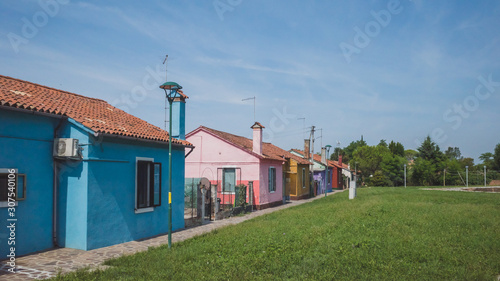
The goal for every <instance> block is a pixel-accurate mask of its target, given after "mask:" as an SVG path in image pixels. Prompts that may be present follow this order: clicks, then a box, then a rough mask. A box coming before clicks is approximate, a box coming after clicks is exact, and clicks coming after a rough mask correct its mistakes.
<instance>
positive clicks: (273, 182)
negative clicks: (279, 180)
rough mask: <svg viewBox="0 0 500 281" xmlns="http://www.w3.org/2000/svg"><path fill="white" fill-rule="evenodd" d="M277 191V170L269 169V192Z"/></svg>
mask: <svg viewBox="0 0 500 281" xmlns="http://www.w3.org/2000/svg"><path fill="white" fill-rule="evenodd" d="M275 191H276V168H274V167H270V168H269V192H275Z"/></svg>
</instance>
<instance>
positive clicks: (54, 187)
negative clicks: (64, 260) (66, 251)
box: [52, 118, 64, 247]
mask: <svg viewBox="0 0 500 281" xmlns="http://www.w3.org/2000/svg"><path fill="white" fill-rule="evenodd" d="M63 121H64V118H61V120H60V121H59V124H57V126H56V128H55V129H54V140H55V139H56V138H57V135H58V134H57V131H58V130H59V128H61V125H62V123H63ZM52 161H53V183H52V192H53V198H52V243H53V244H54V247H57V246H59V245H58V244H57V180H58V173H57V162H56V161H57V160H56V159H55V158H52Z"/></svg>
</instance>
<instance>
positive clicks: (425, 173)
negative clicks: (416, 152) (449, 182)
mask: <svg viewBox="0 0 500 281" xmlns="http://www.w3.org/2000/svg"><path fill="white" fill-rule="evenodd" d="M435 174H436V167H435V165H434V164H432V162H431V161H430V160H425V159H424V158H422V157H418V158H417V159H416V160H415V162H414V163H413V166H412V174H411V181H412V183H413V184H415V185H423V186H429V185H433V184H434V183H435V182H436V180H435Z"/></svg>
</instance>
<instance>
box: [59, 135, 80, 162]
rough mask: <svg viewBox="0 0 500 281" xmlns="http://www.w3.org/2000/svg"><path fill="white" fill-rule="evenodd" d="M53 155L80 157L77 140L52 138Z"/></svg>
mask: <svg viewBox="0 0 500 281" xmlns="http://www.w3.org/2000/svg"><path fill="white" fill-rule="evenodd" d="M54 157H61V158H80V155H79V153H78V140H77V139H70V138H58V139H55V140H54Z"/></svg>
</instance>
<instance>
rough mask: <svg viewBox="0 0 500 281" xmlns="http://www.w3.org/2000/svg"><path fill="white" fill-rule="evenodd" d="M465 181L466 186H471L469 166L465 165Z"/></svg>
mask: <svg viewBox="0 0 500 281" xmlns="http://www.w3.org/2000/svg"><path fill="white" fill-rule="evenodd" d="M465 182H466V187H469V166H465Z"/></svg>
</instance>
